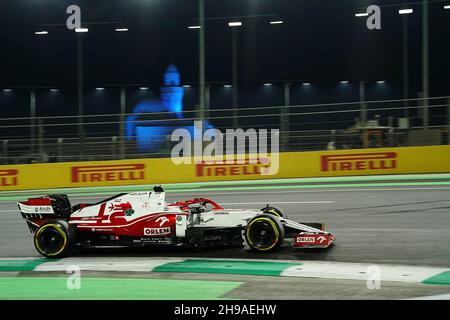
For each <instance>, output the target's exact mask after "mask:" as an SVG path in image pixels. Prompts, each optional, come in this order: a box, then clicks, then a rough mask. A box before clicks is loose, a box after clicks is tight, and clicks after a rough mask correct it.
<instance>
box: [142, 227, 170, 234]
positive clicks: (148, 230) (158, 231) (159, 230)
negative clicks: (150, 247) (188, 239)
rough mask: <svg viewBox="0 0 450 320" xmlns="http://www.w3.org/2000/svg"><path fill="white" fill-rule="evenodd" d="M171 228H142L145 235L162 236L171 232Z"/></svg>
mask: <svg viewBox="0 0 450 320" xmlns="http://www.w3.org/2000/svg"><path fill="white" fill-rule="evenodd" d="M171 233H172V230H171V229H170V227H166V228H144V235H146V236H164V235H167V234H171Z"/></svg>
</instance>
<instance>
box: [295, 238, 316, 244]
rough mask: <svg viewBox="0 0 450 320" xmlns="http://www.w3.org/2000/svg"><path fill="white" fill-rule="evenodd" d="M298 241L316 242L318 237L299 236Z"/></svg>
mask: <svg viewBox="0 0 450 320" xmlns="http://www.w3.org/2000/svg"><path fill="white" fill-rule="evenodd" d="M296 241H297V242H305V243H314V242H316V239H315V238H314V237H297V239H296Z"/></svg>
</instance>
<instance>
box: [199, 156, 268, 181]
mask: <svg viewBox="0 0 450 320" xmlns="http://www.w3.org/2000/svg"><path fill="white" fill-rule="evenodd" d="M269 168H270V160H269V159H266V158H263V159H254V160H250V159H245V161H243V163H239V162H238V161H233V163H227V162H226V161H201V162H198V163H197V164H196V165H195V173H196V176H197V177H204V176H206V177H218V176H242V175H244V176H248V175H261V174H262V173H264V172H266V171H268V169H269Z"/></svg>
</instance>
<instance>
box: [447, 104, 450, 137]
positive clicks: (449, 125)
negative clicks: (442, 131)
mask: <svg viewBox="0 0 450 320" xmlns="http://www.w3.org/2000/svg"><path fill="white" fill-rule="evenodd" d="M447 144H449V145H450V98H449V99H448V101H447Z"/></svg>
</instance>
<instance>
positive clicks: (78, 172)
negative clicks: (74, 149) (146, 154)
mask: <svg viewBox="0 0 450 320" xmlns="http://www.w3.org/2000/svg"><path fill="white" fill-rule="evenodd" d="M144 169H145V165H144V164H143V163H136V164H118V165H107V166H82V167H72V182H75V183H76V182H108V181H131V180H144V178H145V171H144Z"/></svg>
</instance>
